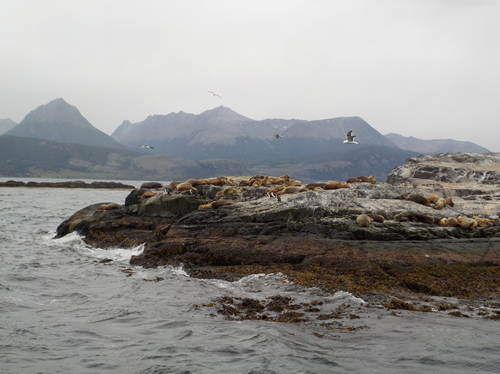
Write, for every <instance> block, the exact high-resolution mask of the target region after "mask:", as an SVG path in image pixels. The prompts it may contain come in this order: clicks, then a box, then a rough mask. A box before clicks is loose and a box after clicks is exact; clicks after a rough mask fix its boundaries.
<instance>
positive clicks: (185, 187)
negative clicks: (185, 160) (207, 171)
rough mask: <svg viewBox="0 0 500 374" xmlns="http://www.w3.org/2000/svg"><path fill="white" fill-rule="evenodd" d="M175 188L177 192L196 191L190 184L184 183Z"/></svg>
mask: <svg viewBox="0 0 500 374" xmlns="http://www.w3.org/2000/svg"><path fill="white" fill-rule="evenodd" d="M175 188H177V191H187V190H195V191H197V189H196V188H194V187H193V186H192V185H191V184H189V183H186V182H183V183H179V184H178V185H177V186H176V187H175Z"/></svg>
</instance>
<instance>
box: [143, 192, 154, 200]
mask: <svg viewBox="0 0 500 374" xmlns="http://www.w3.org/2000/svg"><path fill="white" fill-rule="evenodd" d="M154 195H156V192H144V193H143V194H142V196H141V197H142V198H143V199H149V198H150V197H153V196H154Z"/></svg>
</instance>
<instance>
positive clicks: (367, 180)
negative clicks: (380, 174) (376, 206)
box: [357, 175, 377, 184]
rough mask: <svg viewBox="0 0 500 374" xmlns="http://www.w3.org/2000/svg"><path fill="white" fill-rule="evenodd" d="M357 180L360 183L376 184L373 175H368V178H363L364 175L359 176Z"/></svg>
mask: <svg viewBox="0 0 500 374" xmlns="http://www.w3.org/2000/svg"><path fill="white" fill-rule="evenodd" d="M357 179H360V180H361V182H364V183H371V184H375V183H377V180H376V179H375V177H374V176H373V175H370V176H369V177H365V176H364V175H361V176H359V177H357Z"/></svg>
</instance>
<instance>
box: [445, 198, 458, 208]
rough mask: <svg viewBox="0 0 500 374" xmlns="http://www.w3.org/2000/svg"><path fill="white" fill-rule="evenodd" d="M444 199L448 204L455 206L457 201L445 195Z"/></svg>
mask: <svg viewBox="0 0 500 374" xmlns="http://www.w3.org/2000/svg"><path fill="white" fill-rule="evenodd" d="M444 201H445V203H446V205H449V206H455V203H454V202H453V200H452V199H451V198H449V197H445V198H444Z"/></svg>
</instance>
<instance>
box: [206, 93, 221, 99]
mask: <svg viewBox="0 0 500 374" xmlns="http://www.w3.org/2000/svg"><path fill="white" fill-rule="evenodd" d="M208 92H210V93H211V94H212V95H214V96H219V97H220V98H221V99H222V97H221V96H220V95H217V94H216V93H215V92H212V91H208Z"/></svg>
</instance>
